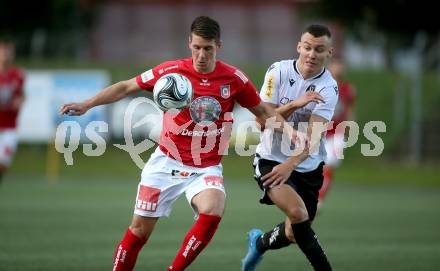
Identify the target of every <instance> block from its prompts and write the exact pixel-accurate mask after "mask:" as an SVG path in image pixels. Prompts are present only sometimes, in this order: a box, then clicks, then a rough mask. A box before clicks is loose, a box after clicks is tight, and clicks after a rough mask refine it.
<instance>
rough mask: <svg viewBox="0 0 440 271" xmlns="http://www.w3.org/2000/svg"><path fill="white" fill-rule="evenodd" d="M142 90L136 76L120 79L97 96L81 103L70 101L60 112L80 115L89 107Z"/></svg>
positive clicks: (114, 100)
mask: <svg viewBox="0 0 440 271" xmlns="http://www.w3.org/2000/svg"><path fill="white" fill-rule="evenodd" d="M139 90H140V87H139V85H138V84H137V82H136V78H132V79H129V80H125V81H120V82H118V83H116V84H113V85H111V86H109V87H106V88H105V89H103V90H101V91H100V92H99V93H97V94H96V95H95V96H93V97H91V98H89V99H87V100H85V101H83V102H79V103H68V104H65V105H63V106H62V107H61V109H60V114H67V115H70V116H80V115H82V114H85V113H86V112H87V111H88V110H89V109H91V108H93V107H95V106H98V105H103V104H110V103H114V102H116V101H119V100H121V99H123V98H125V97H127V96H129V95H130V94H132V93H134V92H137V91H139Z"/></svg>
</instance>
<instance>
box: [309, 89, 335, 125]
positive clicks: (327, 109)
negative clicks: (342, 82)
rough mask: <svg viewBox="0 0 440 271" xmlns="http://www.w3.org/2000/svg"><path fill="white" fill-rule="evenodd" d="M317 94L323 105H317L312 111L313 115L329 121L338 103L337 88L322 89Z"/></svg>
mask: <svg viewBox="0 0 440 271" xmlns="http://www.w3.org/2000/svg"><path fill="white" fill-rule="evenodd" d="M319 94H321V96H322V97H323V98H324V103H319V104H317V105H316V106H315V108H314V109H313V111H312V114H313V115H318V116H321V117H323V118H325V119H326V120H328V121H330V120H331V119H332V118H333V114H334V113H335V108H336V104H337V103H338V87H337V86H336V85H334V86H327V87H324V88H323V89H322V90H321V91H319Z"/></svg>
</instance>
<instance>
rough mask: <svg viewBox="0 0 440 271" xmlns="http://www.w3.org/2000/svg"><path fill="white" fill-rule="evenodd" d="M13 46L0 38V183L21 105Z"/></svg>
mask: <svg viewBox="0 0 440 271" xmlns="http://www.w3.org/2000/svg"><path fill="white" fill-rule="evenodd" d="M14 56H15V44H14V43H13V42H12V41H11V40H9V39H6V38H0V182H1V180H2V177H3V175H4V174H5V173H6V171H7V169H8V168H9V166H10V164H11V162H12V157H13V155H14V153H15V150H16V147H17V131H16V130H17V116H18V113H19V110H20V107H21V105H22V104H23V100H24V94H23V83H24V76H23V72H22V71H21V70H20V69H19V68H17V67H15V66H14V65H13V63H14Z"/></svg>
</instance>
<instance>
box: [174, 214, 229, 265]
mask: <svg viewBox="0 0 440 271" xmlns="http://www.w3.org/2000/svg"><path fill="white" fill-rule="evenodd" d="M220 220H221V217H220V216H215V215H206V214H199V218H198V219H197V221H196V223H195V224H194V225H193V226H192V228H191V229H190V230H189V231H188V233H187V234H186V236H185V239H184V240H183V244H182V247H181V248H180V250H179V252H178V253H177V255H176V258H174V261H173V264H172V265H171V266H170V267H169V268H168V271H171V270H172V271H182V270H185V268H186V267H188V265H190V264H191V263H192V262H193V261H194V259H195V258H196V257H197V256H198V255H199V254H200V252H202V250H203V249H204V248H205V247H206V246H207V245H208V243H209V241H211V239H212V237H213V236H214V234H215V232H216V231H217V227H218V225H219V223H220Z"/></svg>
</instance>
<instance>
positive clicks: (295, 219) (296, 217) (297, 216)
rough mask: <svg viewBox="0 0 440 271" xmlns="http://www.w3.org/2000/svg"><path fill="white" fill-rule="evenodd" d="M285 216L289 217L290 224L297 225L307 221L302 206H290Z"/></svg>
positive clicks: (304, 209)
mask: <svg viewBox="0 0 440 271" xmlns="http://www.w3.org/2000/svg"><path fill="white" fill-rule="evenodd" d="M286 215H287V216H288V217H289V219H290V221H291V222H292V223H299V222H303V221H306V220H307V219H309V214H308V213H307V209H306V208H305V207H302V206H292V207H289V209H287V213H286Z"/></svg>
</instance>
